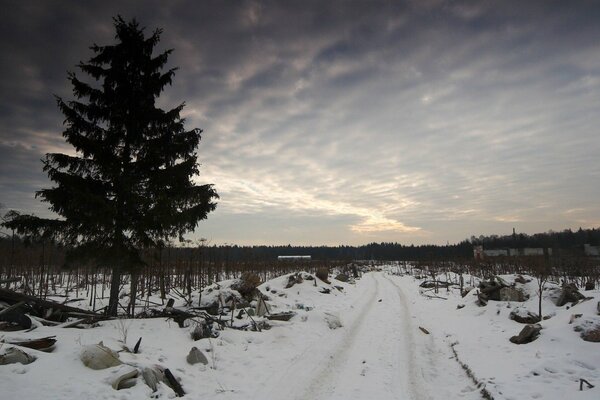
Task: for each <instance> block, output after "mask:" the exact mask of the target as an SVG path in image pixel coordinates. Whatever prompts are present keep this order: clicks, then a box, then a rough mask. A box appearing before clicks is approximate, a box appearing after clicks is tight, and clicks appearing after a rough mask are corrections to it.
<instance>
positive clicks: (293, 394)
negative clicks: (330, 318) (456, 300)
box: [255, 273, 430, 400]
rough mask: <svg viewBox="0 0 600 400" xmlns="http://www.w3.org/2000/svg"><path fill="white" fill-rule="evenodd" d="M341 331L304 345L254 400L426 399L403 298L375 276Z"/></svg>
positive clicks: (364, 283) (344, 314) (365, 284)
mask: <svg viewBox="0 0 600 400" xmlns="http://www.w3.org/2000/svg"><path fill="white" fill-rule="evenodd" d="M360 286H361V288H360V293H359V296H358V298H357V299H356V300H355V302H354V304H352V306H350V307H349V308H348V309H347V310H346V311H344V312H342V313H341V318H342V321H343V323H344V327H342V328H340V329H338V330H337V332H336V334H335V335H331V337H329V338H324V339H323V340H322V341H319V342H318V343H310V344H308V345H307V347H306V348H305V349H304V350H303V351H302V352H301V353H300V355H299V356H298V357H296V358H295V359H294V360H293V361H292V363H291V364H290V367H289V368H288V369H286V370H285V371H283V372H282V373H281V374H279V376H277V378H276V379H273V380H272V381H271V383H272V384H271V385H267V386H266V387H264V391H263V390H260V388H259V392H258V393H256V394H257V396H255V398H273V399H279V398H293V399H297V400H308V399H314V400H318V399H330V400H335V399H344V400H348V399H367V398H376V399H382V400H385V399H415V400H416V399H419V400H421V399H423V400H425V399H429V398H430V396H429V394H428V393H427V390H426V388H425V385H424V382H423V374H422V372H421V366H420V365H419V364H418V362H417V357H416V354H415V351H416V349H415V341H414V338H413V332H414V329H413V326H412V323H411V317H410V314H409V312H408V304H407V301H406V297H405V296H404V293H403V292H402V289H401V288H400V287H399V286H396V285H395V284H394V283H393V282H392V281H391V280H390V279H389V278H387V277H386V276H384V275H383V274H381V273H371V274H368V275H367V276H365V277H364V278H363V279H362V280H361V282H360Z"/></svg>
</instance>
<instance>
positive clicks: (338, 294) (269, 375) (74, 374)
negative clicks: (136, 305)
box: [0, 266, 600, 400]
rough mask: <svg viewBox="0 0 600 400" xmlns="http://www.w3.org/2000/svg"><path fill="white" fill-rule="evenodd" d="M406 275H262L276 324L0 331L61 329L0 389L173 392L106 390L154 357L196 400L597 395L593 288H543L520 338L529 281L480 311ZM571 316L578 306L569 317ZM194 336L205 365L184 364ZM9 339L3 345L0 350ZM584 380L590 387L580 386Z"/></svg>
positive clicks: (11, 369) (393, 270) (8, 394)
mask: <svg viewBox="0 0 600 400" xmlns="http://www.w3.org/2000/svg"><path fill="white" fill-rule="evenodd" d="M398 272H399V268H398V267H395V266H389V267H384V268H383V269H382V270H381V271H372V272H368V273H366V274H364V275H363V276H362V278H361V279H358V280H357V281H356V282H353V283H343V282H339V281H336V280H334V279H332V280H331V284H327V283H324V282H322V281H320V280H316V279H311V280H304V281H303V282H302V283H297V284H295V285H294V286H292V287H290V288H288V289H286V288H285V286H286V284H287V282H288V277H287V276H282V277H279V278H276V279H273V280H271V281H269V282H265V283H263V284H262V285H261V286H260V287H259V288H260V290H261V291H262V292H263V293H265V294H267V295H268V296H269V297H270V300H269V301H268V303H269V304H270V306H271V311H272V312H274V313H275V312H279V311H288V310H292V311H294V312H295V313H296V314H295V316H294V317H293V318H292V319H291V320H290V321H269V323H270V324H271V328H270V329H268V330H263V331H262V332H254V331H241V330H234V329H227V328H226V329H224V330H221V331H219V336H218V337H216V338H205V339H200V340H198V341H193V340H192V338H191V335H190V331H191V330H192V329H193V326H186V327H184V328H180V327H179V326H178V324H177V323H175V322H174V321H172V320H166V319H165V318H154V319H132V320H112V321H103V322H100V323H99V325H100V326H96V327H94V328H88V329H74V328H59V327H46V326H40V327H38V328H37V329H35V330H33V331H31V332H27V333H23V332H4V333H2V335H4V340H5V341H7V342H8V341H10V339H11V338H19V339H23V338H40V337H44V336H56V339H57V343H56V345H55V349H54V351H52V352H49V353H46V352H40V351H35V350H29V349H24V350H26V351H27V353H29V354H30V355H33V356H34V357H36V358H37V359H36V361H35V362H33V363H31V364H27V365H22V364H20V363H17V364H9V365H1V366H0V393H1V396H0V398H2V399H46V398H56V399H67V400H69V399H77V400H81V399H119V400H121V399H123V400H125V399H145V398H175V396H176V395H175V393H174V391H173V390H172V389H171V388H170V387H168V386H167V385H166V384H164V383H162V382H161V383H159V385H158V390H157V391H155V392H153V391H152V390H151V389H150V387H149V386H148V385H146V384H145V383H144V379H143V378H142V376H141V375H138V376H137V377H135V378H133V379H130V380H129V383H130V384H132V385H133V386H132V387H129V388H125V389H121V390H115V389H113V388H112V387H111V383H112V382H114V379H115V377H116V376H119V375H120V374H124V373H127V372H131V371H134V374H135V371H136V370H137V371H142V370H144V369H145V368H153V367H154V366H156V365H158V366H160V367H161V368H169V369H170V371H171V372H172V373H173V375H174V376H175V377H176V378H177V379H178V380H179V381H180V383H181V386H182V388H183V390H185V392H186V395H185V397H184V398H190V399H245V400H246V399H307V400H308V399H315V400H316V399H344V400H351V399H381V400H386V399H424V400H425V399H440V400H441V399H481V398H485V397H484V396H487V397H488V398H493V399H515V400H520V399H565V398H571V399H595V400H597V399H599V398H600V344H599V343H591V342H585V341H583V340H582V339H581V338H580V333H579V332H576V331H575V330H574V328H575V327H576V326H578V324H579V326H584V325H586V324H588V325H589V324H594V323H598V319H599V318H600V317H598V315H597V312H596V305H597V302H598V300H599V299H600V292H599V291H598V290H592V291H586V292H583V293H584V294H585V295H586V296H588V297H593V299H590V300H586V301H583V302H580V303H579V304H577V305H575V306H573V307H571V308H569V309H567V306H563V307H556V306H555V305H554V303H553V302H552V298H553V296H554V295H555V292H556V290H554V289H552V286H553V285H552V284H548V286H549V287H550V289H547V290H546V291H545V297H544V300H543V314H544V315H547V316H550V318H549V319H547V320H544V321H542V323H541V325H542V327H543V329H542V331H541V334H540V336H539V338H538V339H537V340H535V341H533V342H532V343H529V344H524V345H516V344H513V343H511V342H509V338H510V337H511V336H513V335H516V334H518V333H519V331H520V330H521V328H522V327H523V326H524V325H523V324H520V323H517V322H515V321H512V320H510V319H509V313H510V311H511V310H513V309H514V308H515V307H517V306H519V307H522V308H524V309H526V310H530V311H532V312H537V295H536V292H535V291H536V284H535V280H532V281H531V282H529V283H525V284H517V285H519V286H520V287H521V289H522V290H523V291H524V292H525V293H527V294H529V295H530V298H529V299H528V300H527V301H525V302H522V303H517V302H507V301H502V302H500V301H490V302H489V303H488V305H487V306H484V307H480V306H478V305H477V304H476V300H477V298H476V296H474V294H473V293H474V291H472V292H471V293H469V294H468V295H466V296H465V297H464V298H463V297H461V295H460V293H459V291H458V290H456V289H451V290H446V289H445V288H444V289H440V291H439V293H437V294H436V295H435V296H434V297H428V295H430V294H432V292H431V291H428V292H423V289H421V288H420V287H419V284H420V283H421V282H422V280H420V279H415V278H414V277H412V276H410V275H402V274H399V273H398ZM306 275H308V274H306ZM503 278H504V279H505V280H506V281H507V282H509V283H511V282H512V281H513V280H514V276H503ZM327 291H329V293H324V292H327ZM463 305H464V307H463ZM573 314H582V315H581V316H580V317H579V318H577V319H575V320H574V321H572V315H573ZM256 319H257V320H258V319H259V318H258V317H256ZM570 322H572V323H570ZM586 326H587V325H586ZM421 328H423V329H421ZM426 332H428V333H426ZM139 337H142V342H141V346H140V352H139V353H138V354H133V353H131V352H128V351H124V350H123V346H124V342H125V344H126V345H127V347H128V348H129V349H131V348H133V346H134V344H135V343H136V341H137V340H138V338H139ZM99 342H103V344H104V345H105V346H107V347H108V348H110V349H112V350H114V351H116V352H118V354H119V359H120V361H121V362H122V363H123V364H121V365H119V366H114V367H111V368H107V369H102V370H93V369H89V368H87V367H85V366H84V365H83V363H82V361H81V359H80V354H81V352H82V350H83V349H84V348H86V346H88V345H93V344H97V343H99ZM0 346H2V344H1V343H0ZM194 346H195V347H197V348H198V349H199V350H200V351H201V352H202V353H204V355H205V356H206V358H207V364H206V365H204V364H203V363H198V364H194V365H190V364H189V363H188V362H187V361H186V356H187V355H188V353H189V352H190V349H191V348H192V347H194ZM10 347H12V346H11V345H8V344H4V345H3V346H2V348H0V354H3V353H5V352H6V351H7V350H8V349H9V348H10ZM457 356H458V359H457ZM466 370H468V371H469V374H470V376H469V375H468V374H467V371H466ZM582 378H583V379H585V380H587V381H589V382H590V383H592V384H594V385H596V387H594V388H591V389H589V388H587V387H585V386H584V390H583V391H580V390H579V385H580V379H582ZM127 386H129V385H127ZM482 389H484V390H483V392H482Z"/></svg>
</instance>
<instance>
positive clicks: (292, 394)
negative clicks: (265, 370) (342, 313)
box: [253, 274, 379, 400]
mask: <svg viewBox="0 0 600 400" xmlns="http://www.w3.org/2000/svg"><path fill="white" fill-rule="evenodd" d="M367 279H368V280H369V284H370V285H373V286H374V287H373V288H369V289H368V290H366V291H365V293H366V294H367V293H368V294H367V295H366V296H363V297H361V298H360V299H359V300H358V301H356V302H354V303H353V304H352V305H351V306H350V309H356V308H358V312H357V313H352V314H351V315H352V317H353V318H352V319H351V320H350V321H351V322H350V325H349V326H344V327H342V328H339V331H340V333H342V334H343V336H342V337H341V338H340V336H339V335H336V334H335V333H337V331H334V332H332V335H331V337H329V338H326V341H327V344H328V345H330V346H331V348H332V349H333V350H330V351H327V352H325V353H321V354H318V353H317V352H318V351H319V350H320V349H322V348H323V347H327V346H324V345H323V343H322V342H321V341H319V343H316V344H315V343H311V344H309V345H308V346H307V347H306V348H304V349H303V350H302V351H301V352H300V353H299V354H298V355H297V356H296V357H294V359H293V360H292V362H291V363H290V365H289V366H288V367H287V368H286V369H285V370H284V371H283V372H282V373H280V374H277V377H275V378H274V379H271V381H272V382H274V385H273V386H270V387H267V388H266V390H264V391H263V393H264V394H260V396H259V394H258V393H255V395H254V396H253V397H254V398H265V399H280V398H288V399H295V400H304V399H310V400H314V399H317V398H320V397H319V393H317V391H319V390H321V389H323V388H324V387H326V386H327V384H326V382H325V381H326V380H327V379H328V378H329V377H330V375H331V374H332V372H333V369H334V368H335V366H336V365H337V364H338V363H339V360H341V359H342V358H343V354H342V353H343V351H344V349H345V348H347V347H348V346H349V345H350V344H351V343H352V341H353V340H354V338H355V336H356V334H357V331H358V328H359V326H360V325H361V324H362V323H363V321H364V317H365V315H367V314H368V313H369V311H370V310H371V309H372V308H373V307H374V303H376V296H377V294H378V291H379V282H378V281H377V280H376V279H375V278H374V277H373V274H368V275H366V276H364V277H363V280H364V281H366V280H367ZM365 298H366V300H365ZM313 345H315V346H314V347H313ZM307 371H309V373H308V374H306V375H305V373H306V372H307ZM321 394H322V393H321Z"/></svg>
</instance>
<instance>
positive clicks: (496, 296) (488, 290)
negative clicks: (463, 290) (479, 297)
mask: <svg viewBox="0 0 600 400" xmlns="http://www.w3.org/2000/svg"><path fill="white" fill-rule="evenodd" d="M504 287H507V285H504V284H503V281H501V280H497V279H494V278H492V279H490V280H489V281H481V282H480V283H479V290H480V291H481V293H482V294H484V295H485V296H486V300H495V301H499V300H500V289H502V288H504Z"/></svg>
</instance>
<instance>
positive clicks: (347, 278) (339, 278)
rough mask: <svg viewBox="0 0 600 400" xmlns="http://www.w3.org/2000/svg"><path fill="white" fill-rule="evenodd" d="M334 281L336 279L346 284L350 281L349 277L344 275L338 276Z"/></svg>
mask: <svg viewBox="0 0 600 400" xmlns="http://www.w3.org/2000/svg"><path fill="white" fill-rule="evenodd" d="M335 279H337V280H338V281H340V282H348V281H349V280H350V277H349V276H348V275H346V274H344V273H341V274H338V275H337V276H336V277H335Z"/></svg>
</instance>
